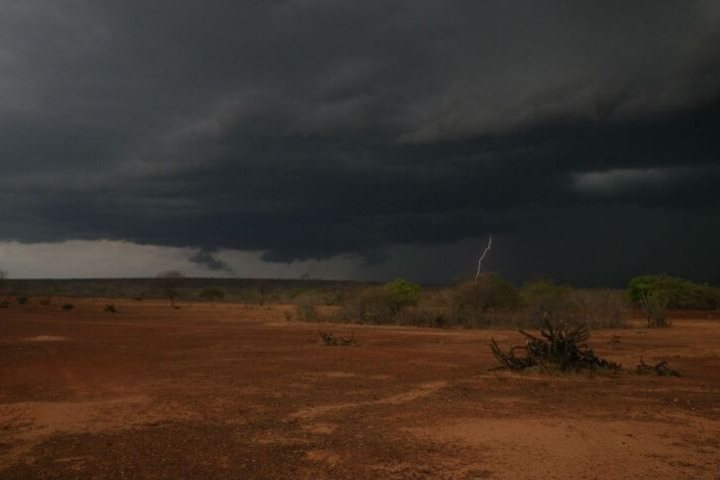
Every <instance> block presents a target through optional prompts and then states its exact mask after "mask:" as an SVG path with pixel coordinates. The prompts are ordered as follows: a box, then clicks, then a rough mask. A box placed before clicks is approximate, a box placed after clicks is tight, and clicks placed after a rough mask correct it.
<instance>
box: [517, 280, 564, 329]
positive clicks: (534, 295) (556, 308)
mask: <svg viewBox="0 0 720 480" xmlns="http://www.w3.org/2000/svg"><path fill="white" fill-rule="evenodd" d="M571 294H572V290H571V289H570V288H568V287H565V286H562V285H557V284H556V283H555V282H553V281H552V280H549V279H543V280H536V281H534V282H530V283H526V284H525V285H524V286H523V288H522V298H523V303H524V304H525V311H524V313H523V317H524V321H523V323H524V324H526V325H529V326H532V327H535V328H539V327H541V326H542V325H543V323H544V321H545V320H548V321H550V322H560V321H563V320H567V321H574V320H575V317H576V313H577V312H576V308H575V305H573V299H572V295H571Z"/></svg>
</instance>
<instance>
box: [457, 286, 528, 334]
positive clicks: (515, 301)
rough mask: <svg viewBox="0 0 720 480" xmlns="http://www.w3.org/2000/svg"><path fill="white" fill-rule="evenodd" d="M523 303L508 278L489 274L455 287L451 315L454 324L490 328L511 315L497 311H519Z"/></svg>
mask: <svg viewBox="0 0 720 480" xmlns="http://www.w3.org/2000/svg"><path fill="white" fill-rule="evenodd" d="M521 302H522V298H521V297H520V293H519V292H518V290H517V289H516V288H515V287H514V286H513V285H512V284H511V283H510V282H509V281H507V280H506V279H504V278H503V277H501V276H500V275H496V274H486V275H482V276H481V277H479V278H478V279H477V280H476V281H474V280H471V281H467V282H464V283H461V284H460V285H458V286H457V287H456V288H455V289H454V290H453V292H452V294H451V314H450V315H451V317H452V319H453V323H456V324H458V325H460V326H462V327H465V328H478V327H483V326H485V327H487V326H490V325H492V324H493V323H495V322H494V320H497V319H498V318H503V319H504V320H507V318H508V315H498V312H508V311H513V310H516V309H517V308H518V307H519V306H520V305H521Z"/></svg>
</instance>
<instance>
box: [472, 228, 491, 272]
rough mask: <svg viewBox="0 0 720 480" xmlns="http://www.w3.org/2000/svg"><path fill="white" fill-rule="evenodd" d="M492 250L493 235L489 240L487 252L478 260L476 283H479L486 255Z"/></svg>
mask: <svg viewBox="0 0 720 480" xmlns="http://www.w3.org/2000/svg"><path fill="white" fill-rule="evenodd" d="M490 248H492V235H490V237H489V238H488V244H487V247H485V251H484V252H483V253H482V255H481V256H480V260H478V269H477V273H476V274H475V281H476V282H477V279H478V277H479V276H480V268H481V267H482V261H483V259H484V258H485V255H487V253H488V252H489V251H490Z"/></svg>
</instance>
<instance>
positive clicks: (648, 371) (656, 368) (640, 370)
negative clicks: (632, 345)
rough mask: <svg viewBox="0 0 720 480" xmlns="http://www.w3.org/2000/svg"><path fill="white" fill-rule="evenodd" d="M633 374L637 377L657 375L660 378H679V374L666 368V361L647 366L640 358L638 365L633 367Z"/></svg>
mask: <svg viewBox="0 0 720 480" xmlns="http://www.w3.org/2000/svg"><path fill="white" fill-rule="evenodd" d="M635 373H637V374H638V375H657V376H660V377H679V376H680V372H678V371H677V370H673V369H672V368H670V367H669V366H668V363H667V362H666V361H664V360H663V361H661V362H659V363H656V364H655V365H648V364H647V363H645V362H644V361H643V359H642V358H640V363H639V364H638V366H637V367H635Z"/></svg>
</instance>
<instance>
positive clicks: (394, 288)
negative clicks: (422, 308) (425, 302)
mask: <svg viewBox="0 0 720 480" xmlns="http://www.w3.org/2000/svg"><path fill="white" fill-rule="evenodd" d="M382 289H383V298H382V302H383V303H385V305H386V306H387V308H388V309H389V310H390V312H391V314H392V315H397V314H398V313H400V311H401V310H402V309H403V308H405V307H410V306H415V305H417V303H418V300H420V294H421V293H422V289H421V288H420V285H418V284H416V283H412V282H409V281H407V280H404V279H402V278H398V279H397V280H395V281H393V282H390V283H386V284H385V285H384V286H383V287H382Z"/></svg>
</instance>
